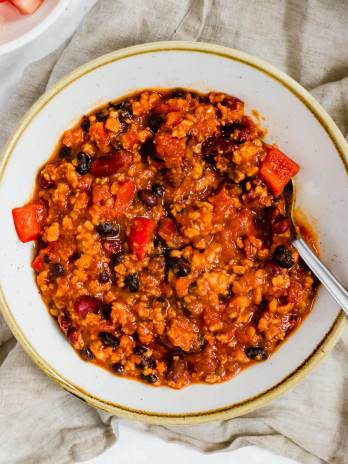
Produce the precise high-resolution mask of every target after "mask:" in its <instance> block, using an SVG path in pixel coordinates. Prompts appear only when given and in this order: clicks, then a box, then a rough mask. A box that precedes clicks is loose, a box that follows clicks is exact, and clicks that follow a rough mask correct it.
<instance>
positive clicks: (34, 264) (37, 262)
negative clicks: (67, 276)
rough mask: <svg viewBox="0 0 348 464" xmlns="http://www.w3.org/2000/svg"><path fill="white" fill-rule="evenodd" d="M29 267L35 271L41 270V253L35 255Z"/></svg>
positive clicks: (42, 266)
mask: <svg viewBox="0 0 348 464" xmlns="http://www.w3.org/2000/svg"><path fill="white" fill-rule="evenodd" d="M31 267H32V268H33V269H34V271H36V272H41V271H42V270H43V268H44V262H43V261H42V257H41V255H37V256H36V257H35V258H34V260H33V262H32V263H31Z"/></svg>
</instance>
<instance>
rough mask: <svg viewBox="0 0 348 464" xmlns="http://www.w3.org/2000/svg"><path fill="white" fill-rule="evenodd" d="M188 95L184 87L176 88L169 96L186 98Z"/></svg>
mask: <svg viewBox="0 0 348 464" xmlns="http://www.w3.org/2000/svg"><path fill="white" fill-rule="evenodd" d="M186 95H187V92H186V91H185V90H184V89H174V90H173V91H172V92H171V93H170V95H169V97H170V98H185V97H186Z"/></svg>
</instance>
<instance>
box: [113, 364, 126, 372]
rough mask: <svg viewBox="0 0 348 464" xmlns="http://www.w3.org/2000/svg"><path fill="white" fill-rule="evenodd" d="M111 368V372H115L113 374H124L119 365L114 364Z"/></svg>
mask: <svg viewBox="0 0 348 464" xmlns="http://www.w3.org/2000/svg"><path fill="white" fill-rule="evenodd" d="M111 367H112V370H113V371H114V372H115V374H123V373H124V369H123V366H122V364H121V363H114V364H113V365H112V366H111Z"/></svg>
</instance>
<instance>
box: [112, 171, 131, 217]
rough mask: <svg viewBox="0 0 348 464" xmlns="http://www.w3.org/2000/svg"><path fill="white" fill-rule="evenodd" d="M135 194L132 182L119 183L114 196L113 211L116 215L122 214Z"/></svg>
mask: <svg viewBox="0 0 348 464" xmlns="http://www.w3.org/2000/svg"><path fill="white" fill-rule="evenodd" d="M134 194H135V186H134V182H133V181H132V180H125V181H124V182H120V184H119V190H118V192H117V195H116V200H115V209H116V212H117V215H121V214H123V213H124V212H125V211H126V209H127V208H128V206H129V205H130V204H131V203H132V201H133V198H134Z"/></svg>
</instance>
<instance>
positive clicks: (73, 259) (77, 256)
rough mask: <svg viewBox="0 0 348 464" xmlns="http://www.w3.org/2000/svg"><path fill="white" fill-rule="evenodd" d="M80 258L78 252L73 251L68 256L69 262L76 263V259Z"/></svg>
mask: <svg viewBox="0 0 348 464" xmlns="http://www.w3.org/2000/svg"><path fill="white" fill-rule="evenodd" d="M79 258H81V252H80V251H74V253H73V254H72V255H71V256H70V258H69V259H70V261H76V260H77V259H79Z"/></svg>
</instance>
